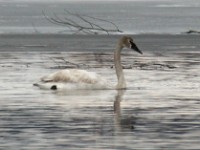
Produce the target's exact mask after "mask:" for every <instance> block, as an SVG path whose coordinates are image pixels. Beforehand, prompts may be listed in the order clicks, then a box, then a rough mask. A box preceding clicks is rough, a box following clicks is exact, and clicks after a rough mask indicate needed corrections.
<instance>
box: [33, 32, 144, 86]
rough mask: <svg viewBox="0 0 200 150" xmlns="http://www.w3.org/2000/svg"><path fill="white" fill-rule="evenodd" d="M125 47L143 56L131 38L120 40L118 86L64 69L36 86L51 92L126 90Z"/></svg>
mask: <svg viewBox="0 0 200 150" xmlns="http://www.w3.org/2000/svg"><path fill="white" fill-rule="evenodd" d="M124 47H126V48H130V49H133V50H135V51H137V52H139V53H140V54H142V52H141V51H140V50H139V49H138V47H137V46H136V45H135V43H134V42H133V39H132V38H131V37H128V36H123V37H122V38H120V40H119V41H118V43H117V47H116V50H115V51H114V64H115V70H116V75H117V79H118V83H117V85H113V84H111V83H110V82H109V81H107V80H106V79H104V78H103V77H101V76H100V75H98V74H96V73H94V72H88V71H85V70H78V69H70V70H67V69H64V70H60V71H57V72H54V73H51V74H49V75H47V76H44V77H42V78H41V79H40V82H38V83H36V84H34V86H38V87H39V88H41V89H51V90H75V89H81V90H86V89H88V90H89V89H90V90H91V89H94V90H97V89H125V88H126V82H125V78H124V73H123V69H122V66H121V55H120V54H121V50H122V49H123V48H124Z"/></svg>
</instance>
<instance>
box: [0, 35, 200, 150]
mask: <svg viewBox="0 0 200 150" xmlns="http://www.w3.org/2000/svg"><path fill="white" fill-rule="evenodd" d="M72 37H74V38H75V36H72ZM142 37H143V36H142ZM142 37H140V36H139V37H136V39H137V40H138V41H139V43H140V41H144V43H146V44H147V45H146V47H149V43H152V41H154V40H155V39H156V38H155V37H156V36H152V37H154V38H152V37H148V36H144V37H143V38H142ZM161 37H162V36H159V37H158V38H157V40H156V41H157V44H158V43H161V45H160V46H158V47H160V51H159V50H157V51H153V50H150V51H148V50H147V49H146V50H145V46H144V47H143V46H142V45H141V46H140V48H141V49H142V50H143V52H144V55H139V54H136V53H134V52H131V51H128V50H125V51H124V52H123V58H122V61H123V65H124V67H126V68H128V69H124V71H125V77H126V80H127V85H128V89H127V90H125V91H116V90H95V91H94V90H88V91H84V90H80V91H66V92H56V91H45V90H40V89H38V88H36V87H33V86H32V83H34V82H35V81H37V80H38V79H39V77H40V76H43V75H45V74H47V73H50V72H53V71H56V70H58V69H61V68H81V69H88V70H90V71H95V72H97V73H99V74H101V75H102V76H105V78H107V79H108V80H110V81H111V82H116V78H115V74H114V69H112V65H113V63H112V59H113V58H112V48H110V47H109V46H107V47H108V49H107V51H101V52H98V49H100V47H101V46H98V47H95V46H92V47H91V48H93V49H94V50H96V51H87V52H86V51H84V52H83V51H79V52H78V51H63V50H59V48H55V49H56V50H57V51H55V50H54V51H53V50H49V51H48V50H44V48H43V47H23V51H15V50H14V48H17V47H9V48H10V50H12V52H11V51H9V50H7V51H6V50H5V51H1V55H0V68H1V75H0V82H1V84H0V95H1V97H0V149H2V150H3V149H9V150H16V149H26V150H27V149H29V150H34V149H41V150H47V149H48V150H50V149H52V150H53V149H57V150H60V149H70V150H79V149H95V150H101V149H107V150H111V149H113V150H116V149H119V150H120V149H127V150H129V149H155V150H156V149H166V150H168V149H181V150H183V149H188V148H189V149H199V148H200V146H199V138H200V130H199V128H200V111H199V107H200V102H199V98H200V94H199V93H200V92H199V90H200V82H199V81H200V72H199V69H200V67H199V66H200V65H199V64H200V61H199V56H200V53H199V51H198V49H199V44H198V42H197V43H196V44H197V45H194V43H189V42H188V43H186V42H183V39H184V40H185V41H189V40H187V36H185V38H180V37H182V35H179V36H176V37H177V38H174V37H173V36H168V38H166V39H168V40H166V39H165V40H163V41H168V42H169V43H173V42H172V41H174V40H175V41H176V40H180V43H182V45H180V43H178V42H176V44H175V43H173V45H172V46H171V45H168V47H167V44H166V45H162V38H161ZM12 38H14V39H16V38H15V37H12V36H11V40H13V39H12ZM51 38H53V37H51ZM116 38H117V37H115V36H114V38H110V37H107V38H105V37H104V38H102V37H101V36H100V37H98V36H95V38H93V42H92V43H91V45H98V44H99V41H101V40H102V41H103V39H104V40H105V43H104V44H105V45H106V44H107V45H109V44H108V43H109V42H110V41H112V40H114V39H115V40H116ZM3 39H5V38H3ZM22 39H26V40H25V43H24V44H30V45H33V44H34V42H36V41H37V40H39V38H35V39H34V38H33V39H30V41H31V42H32V43H29V42H30V41H28V38H22ZM43 39H45V40H47V41H49V43H50V45H49V46H50V47H49V48H52V47H51V46H52V45H51V44H53V45H54V44H55V43H52V41H54V42H55V41H58V43H60V40H61V38H58V37H54V40H50V39H48V38H43ZM69 39H70V38H69ZM72 39H73V38H72ZM75 39H77V40H78V41H79V40H81V38H80V37H79V36H77V38H75ZM181 39H182V40H181ZM189 39H190V38H189ZM194 39H195V38H194ZM18 40H19V41H20V37H19V38H17V39H16V40H14V41H15V42H16V44H19V41H18ZM63 40H64V39H63ZM65 40H66V41H68V42H69V40H67V39H66V38H65ZM87 40H88V41H90V40H91V39H90V36H89V37H88V36H84V41H85V42H86V41H87ZM7 41H9V38H7ZM192 41H194V40H192ZM41 42H42V41H41ZM106 42H108V43H106ZM36 43H37V42H36ZM44 43H45V42H44ZM45 44H46V43H45ZM47 45H48V44H47ZM83 45H84V43H82V44H80V47H81V46H82V47H84V46H83ZM91 45H90V44H87V46H91ZM139 45H140V44H139ZM57 46H58V47H60V46H61V45H60V44H58V45H57ZM170 46H171V47H170ZM192 46H194V47H197V49H195V48H193V47H192ZM64 47H65V46H64ZM150 47H151V48H152V46H150ZM1 48H3V49H4V48H8V47H1ZM65 48H66V47H65ZM34 49H35V50H34ZM52 49H53V48H52ZM66 49H67V48H66ZM69 49H70V48H69ZM166 49H168V51H166ZM42 50H43V51H42ZM63 58H64V59H65V60H66V61H63ZM67 61H69V62H67ZM70 62H71V63H70Z"/></svg>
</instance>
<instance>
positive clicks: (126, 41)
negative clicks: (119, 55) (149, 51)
mask: <svg viewBox="0 0 200 150" xmlns="http://www.w3.org/2000/svg"><path fill="white" fill-rule="evenodd" d="M120 44H121V45H122V47H126V48H130V49H132V50H134V51H136V52H138V53H140V54H143V53H142V51H141V50H140V49H139V48H138V47H137V45H136V44H135V42H134V41H133V39H132V38H131V37H129V36H123V37H122V38H121V39H120Z"/></svg>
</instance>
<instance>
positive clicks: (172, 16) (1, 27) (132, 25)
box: [0, 0, 200, 34]
mask: <svg viewBox="0 0 200 150" xmlns="http://www.w3.org/2000/svg"><path fill="white" fill-rule="evenodd" d="M199 7H200V1H197V0H173V1H172V0H169V1H167V0H155V1H154V0H153V1H152V0H151V1H148V0H143V1H132V2H124V1H123V2H116V1H115V2H112V1H111V2H105V1H104V2H85V1H82V2H63V1H60V2H54V1H43V2H39V1H36V2H34V1H1V2H0V33H6V34H7V33H66V34H69V33H71V32H70V30H69V29H68V28H66V27H63V26H58V25H54V24H52V23H50V22H48V21H47V20H46V19H45V17H44V15H43V14H42V11H45V13H46V15H47V16H49V17H53V16H54V15H55V14H56V15H58V16H59V17H61V18H65V17H66V16H67V15H68V16H69V14H66V12H65V11H64V9H66V10H68V11H70V12H72V13H79V14H84V15H89V16H92V17H97V18H102V19H106V20H110V21H112V22H114V23H115V24H116V25H117V26H118V27H119V28H120V29H121V30H122V31H124V33H134V34H136V33H137V34H139V33H159V34H161V33H170V34H180V33H182V32H186V31H188V30H191V29H193V30H200V19H199V18H200V14H199V9H200V8H199ZM92 22H94V23H98V24H100V25H101V26H103V27H106V28H110V27H111V26H110V25H109V24H105V22H104V23H103V24H102V23H101V22H98V21H97V20H95V21H94V20H92Z"/></svg>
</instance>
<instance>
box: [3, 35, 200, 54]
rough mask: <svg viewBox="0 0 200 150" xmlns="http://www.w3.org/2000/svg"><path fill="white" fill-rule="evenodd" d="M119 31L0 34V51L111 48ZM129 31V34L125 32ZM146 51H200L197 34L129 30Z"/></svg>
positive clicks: (109, 49)
mask: <svg viewBox="0 0 200 150" xmlns="http://www.w3.org/2000/svg"><path fill="white" fill-rule="evenodd" d="M122 35H123V34H120V35H69V34H0V52H4V51H6V52H8V51H15V52H19V51H27V52H29V51H41V52H43V51H59V52H62V51H69V52H71V51H81V52H82V51H83V52H84V51H94V52H106V51H112V50H113V48H114V47H115V43H116V42H117V40H118V38H120V37H121V36H122ZM126 35H127V34H126ZM129 36H131V37H133V38H134V40H135V43H136V44H137V45H138V47H139V48H140V49H142V50H144V51H156V52H162V51H166V50H168V51H176V50H181V51H199V50H200V43H199V42H198V39H199V37H200V35H197V34H191V35H188V34H178V35H171V34H134V35H133V34H130V35H129Z"/></svg>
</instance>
